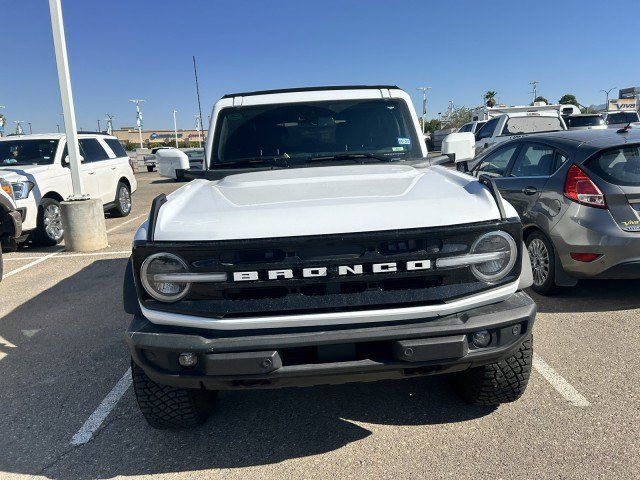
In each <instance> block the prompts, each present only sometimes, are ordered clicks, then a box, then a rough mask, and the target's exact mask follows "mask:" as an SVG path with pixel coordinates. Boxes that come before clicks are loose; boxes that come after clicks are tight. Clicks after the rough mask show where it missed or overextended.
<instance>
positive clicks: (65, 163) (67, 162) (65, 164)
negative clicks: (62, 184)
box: [62, 155, 69, 167]
mask: <svg viewBox="0 0 640 480" xmlns="http://www.w3.org/2000/svg"><path fill="white" fill-rule="evenodd" d="M62 166H63V167H68V166H69V155H65V157H64V158H63V159H62Z"/></svg>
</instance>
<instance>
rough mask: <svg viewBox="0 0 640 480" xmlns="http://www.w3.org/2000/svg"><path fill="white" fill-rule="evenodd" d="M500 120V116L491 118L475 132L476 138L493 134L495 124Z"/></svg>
mask: <svg viewBox="0 0 640 480" xmlns="http://www.w3.org/2000/svg"><path fill="white" fill-rule="evenodd" d="M499 121H500V118H499V117H498V118H492V119H491V120H489V121H488V122H487V123H485V124H484V126H483V127H482V128H481V129H480V130H479V131H478V133H477V134H476V140H482V139H483V138H490V137H491V135H493V131H494V130H495V129H496V125H497V124H498V122H499Z"/></svg>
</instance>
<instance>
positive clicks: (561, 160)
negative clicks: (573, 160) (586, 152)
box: [552, 152, 569, 173]
mask: <svg viewBox="0 0 640 480" xmlns="http://www.w3.org/2000/svg"><path fill="white" fill-rule="evenodd" d="M567 160H569V157H567V156H566V155H564V154H563V153H560V152H556V159H555V162H554V164H553V172H555V171H557V170H558V169H559V168H560V167H561V166H562V165H564V164H565V163H566V161H567ZM553 172H552V173H553Z"/></svg>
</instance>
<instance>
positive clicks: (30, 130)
mask: <svg viewBox="0 0 640 480" xmlns="http://www.w3.org/2000/svg"><path fill="white" fill-rule="evenodd" d="M27 124H28V125H29V135H32V134H33V129H32V128H31V122H27Z"/></svg>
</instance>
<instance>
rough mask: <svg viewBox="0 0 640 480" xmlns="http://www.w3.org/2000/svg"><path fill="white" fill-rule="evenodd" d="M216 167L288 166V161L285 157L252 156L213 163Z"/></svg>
mask: <svg viewBox="0 0 640 480" xmlns="http://www.w3.org/2000/svg"><path fill="white" fill-rule="evenodd" d="M214 165H215V166H216V167H217V168H225V167H238V166H245V165H246V166H249V167H252V166H256V167H257V166H260V165H270V166H273V167H288V166H289V163H288V162H287V158H286V157H253V158H242V159H240V160H234V161H233V162H220V163H214Z"/></svg>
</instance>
